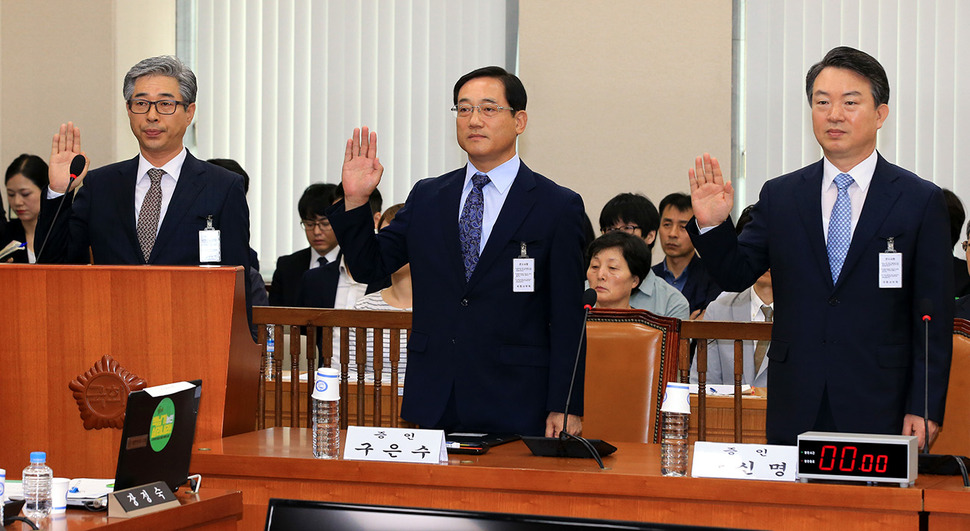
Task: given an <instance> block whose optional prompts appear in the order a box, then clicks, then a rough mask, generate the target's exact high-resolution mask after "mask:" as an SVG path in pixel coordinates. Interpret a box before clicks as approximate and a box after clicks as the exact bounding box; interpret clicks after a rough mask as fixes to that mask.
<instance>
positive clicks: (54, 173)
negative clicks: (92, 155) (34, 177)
mask: <svg viewBox="0 0 970 531" xmlns="http://www.w3.org/2000/svg"><path fill="white" fill-rule="evenodd" d="M77 155H82V156H84V170H83V171H82V172H81V174H80V175H78V176H77V179H75V180H74V185H73V188H77V187H78V186H80V185H81V180H82V179H84V176H85V175H87V174H88V166H89V165H90V164H91V161H90V160H88V157H87V156H86V155H84V152H83V151H81V130H80V129H79V128H77V127H75V126H74V122H67V123H66V124H61V128H60V129H59V130H58V132H57V134H55V135H54V138H53V140H52V141H51V158H50V161H49V163H50V164H49V166H48V169H47V176H48V178H49V179H50V187H51V190H53V191H55V192H57V193H61V194H63V193H66V192H67V186H68V184H69V183H70V182H71V161H73V160H74V157H75V156H77Z"/></svg>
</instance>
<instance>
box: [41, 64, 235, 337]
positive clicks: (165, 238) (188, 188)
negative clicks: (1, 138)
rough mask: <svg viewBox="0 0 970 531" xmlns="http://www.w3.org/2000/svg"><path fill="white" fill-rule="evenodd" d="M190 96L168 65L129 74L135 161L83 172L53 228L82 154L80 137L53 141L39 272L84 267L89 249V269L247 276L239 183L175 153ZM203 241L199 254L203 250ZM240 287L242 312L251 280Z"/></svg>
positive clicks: (70, 130) (188, 74)
mask: <svg viewBox="0 0 970 531" xmlns="http://www.w3.org/2000/svg"><path fill="white" fill-rule="evenodd" d="M196 92H197V84H196V79H195V74H194V73H193V72H192V71H191V70H190V69H189V68H188V67H186V66H185V65H184V64H182V62H181V61H179V60H178V59H177V58H175V57H172V56H160V57H151V58H149V59H145V60H143V61H141V62H139V63H138V64H136V65H135V66H133V67H131V69H130V70H129V71H128V73H127V75H125V79H124V84H123V94H124V98H125V105H126V107H127V111H128V121H129V124H130V125H131V132H132V133H133V134H134V135H135V138H136V139H137V140H138V146H139V153H138V155H137V156H135V157H134V158H132V159H130V160H127V161H124V162H117V163H115V164H109V165H108V166H104V167H101V168H98V169H95V170H92V171H91V172H90V173H89V174H87V177H85V176H84V172H82V175H81V176H80V179H83V180H84V186H82V187H80V188H79V189H78V190H77V192H76V194H74V198H73V201H71V198H70V197H68V198H67V201H66V202H67V204H66V205H65V208H64V211H63V212H61V213H60V215H59V216H58V217H57V219H56V221H55V220H54V219H53V218H54V213H55V211H56V210H57V208H58V203H59V202H60V201H61V200H62V199H61V198H62V196H63V195H64V194H65V193H66V192H67V188H68V185H69V183H70V166H71V161H72V160H73V158H74V157H75V156H76V155H78V154H81V133H80V130H79V129H78V128H77V127H74V125H73V124H70V123H69V124H67V125H61V128H60V131H59V132H58V134H56V135H54V139H53V146H52V149H51V163H50V189H49V190H48V194H47V197H48V199H47V200H45V201H44V202H43V204H42V206H41V215H40V222H39V227H38V238H39V241H44V237H45V235H47V234H48V232H49V236H46V237H47V238H48V239H47V244H46V247H44V248H43V249H42V250H40V251H38V253H39V254H38V257H37V259H38V262H41V263H87V262H88V261H89V258H88V248H89V247H90V252H91V255H92V256H93V258H94V263H95V264H127V265H137V264H149V265H185V266H194V265H200V264H222V265H235V266H242V267H243V270H244V271H247V270H248V269H249V207H248V205H247V204H246V195H245V191H244V189H243V179H242V177H240V176H239V175H237V174H235V173H233V172H231V171H229V170H226V169H224V168H220V167H218V166H214V165H212V164H209V163H207V162H204V161H201V160H199V159H197V158H195V157H194V156H192V154H191V153H189V152H188V150H187V149H185V146H184V145H183V144H182V137H183V136H184V135H185V130H186V129H187V128H188V127H189V125H190V124H191V123H192V118H193V117H194V116H195V97H196ZM85 170H86V168H85ZM52 223H53V225H52ZM209 229H213V230H212V231H210V230H209ZM204 232H205V233H209V232H215V234H214V235H213V234H202V233H204ZM203 236H204V237H205V238H204V240H205V242H206V243H205V244H202V243H200V242H202V241H203ZM244 277H245V279H246V298H247V302H248V300H249V295H250V290H249V277H248V275H244ZM247 307H251V304H247ZM250 311H251V309H250ZM250 322H252V319H251V318H250Z"/></svg>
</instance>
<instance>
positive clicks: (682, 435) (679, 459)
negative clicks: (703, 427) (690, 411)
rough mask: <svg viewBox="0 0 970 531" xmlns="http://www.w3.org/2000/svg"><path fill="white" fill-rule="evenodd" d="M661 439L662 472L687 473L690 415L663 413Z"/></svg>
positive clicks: (678, 474) (677, 474)
mask: <svg viewBox="0 0 970 531" xmlns="http://www.w3.org/2000/svg"><path fill="white" fill-rule="evenodd" d="M663 419H664V420H663V428H662V429H663V431H662V432H661V440H660V473H661V474H663V475H665V476H686V475H687V425H688V423H689V422H688V421H689V419H690V415H687V414H685V413H663Z"/></svg>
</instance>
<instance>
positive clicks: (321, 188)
mask: <svg viewBox="0 0 970 531" xmlns="http://www.w3.org/2000/svg"><path fill="white" fill-rule="evenodd" d="M336 187H337V185H335V184H324V183H316V184H311V185H310V186H308V187H307V188H306V190H304V191H303V195H301V196H300V200H299V201H298V202H297V204H296V209H297V213H298V214H299V215H300V226H301V227H303V230H304V232H305V233H306V239H307V243H309V244H310V246H309V247H307V248H306V249H300V250H299V251H297V252H295V253H293V254H288V255H285V256H281V257H279V258H277V259H276V271H275V272H274V273H273V283H272V287H271V288H270V293H269V304H270V306H300V298H301V286H302V280H303V274H304V273H306V272H307V271H308V270H309V269H311V268H317V267H321V266H323V265H326V264H336V263H338V262H339V250H337V251H336V252H332V251H334V250H335V249H337V238H336V236H334V234H333V229H331V228H330V222H329V221H327V216H326V210H327V208H328V207H329V206H330V205H331V204H332V203H333V201H332V198H333V191H334V189H335V188H336ZM331 254H332V256H330V255H331ZM328 256H330V258H328ZM321 259H322V260H321ZM333 284H334V286H335V287H334V290H333V291H334V292H336V291H335V290H336V277H335V278H334V282H333ZM327 307H332V303H331V306H327Z"/></svg>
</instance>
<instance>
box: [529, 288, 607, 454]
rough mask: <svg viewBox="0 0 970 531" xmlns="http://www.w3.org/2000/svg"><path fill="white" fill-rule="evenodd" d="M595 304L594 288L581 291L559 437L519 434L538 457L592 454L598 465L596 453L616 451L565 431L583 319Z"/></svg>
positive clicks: (583, 331) (579, 348) (580, 345)
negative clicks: (579, 319)
mask: <svg viewBox="0 0 970 531" xmlns="http://www.w3.org/2000/svg"><path fill="white" fill-rule="evenodd" d="M595 305H596V290H594V289H592V288H590V289H587V290H586V291H585V292H584V293H583V310H584V314H583V327H582V329H581V330H580V333H579V344H578V345H577V346H576V360H575V361H574V362H573V375H572V378H570V380H569V392H568V393H566V407H565V408H563V419H562V430H561V431H560V432H559V437H528V436H523V437H522V441H523V442H525V444H526V446H528V447H529V450H531V451H532V455H536V456H540V457H587V458H588V457H592V458H593V459H596V463H597V464H598V465H599V467H600V468H606V467H605V466H604V465H603V459H602V458H601V457H600V455H610V454H612V453H613V452H615V451H616V447H615V446H613V445H611V444H609V443H607V442H605V441H601V440H599V439H585V438H583V437H580V436H578V435H570V434H569V433H568V432H567V431H566V423H567V422H568V420H569V402H570V400H571V399H572V396H573V386H574V385H575V384H576V372H577V371H578V369H579V357H580V355H581V354H582V352H583V339H584V338H585V337H586V319H587V318H588V317H589V311H590V310H591V309H593V306H595Z"/></svg>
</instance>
